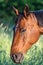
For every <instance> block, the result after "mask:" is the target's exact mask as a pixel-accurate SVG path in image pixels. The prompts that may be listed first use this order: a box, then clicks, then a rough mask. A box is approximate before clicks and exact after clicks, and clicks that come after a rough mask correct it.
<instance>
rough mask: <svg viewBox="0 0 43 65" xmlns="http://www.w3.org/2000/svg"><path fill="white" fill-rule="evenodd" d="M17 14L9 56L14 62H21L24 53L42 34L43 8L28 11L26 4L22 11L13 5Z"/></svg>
mask: <svg viewBox="0 0 43 65" xmlns="http://www.w3.org/2000/svg"><path fill="white" fill-rule="evenodd" d="M13 9H14V12H15V13H16V15H17V19H16V21H15V22H16V25H15V27H14V28H13V31H14V34H13V40H12V45H11V52H10V56H11V58H12V60H13V62H15V63H22V61H23V58H24V54H26V53H27V51H28V50H29V49H30V48H31V47H32V45H33V44H35V42H37V41H38V39H39V38H40V35H41V34H43V10H38V11H29V7H28V6H27V5H26V6H25V8H24V11H23V12H19V11H18V9H16V8H15V7H13Z"/></svg>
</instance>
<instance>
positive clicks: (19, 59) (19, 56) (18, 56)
mask: <svg viewBox="0 0 43 65" xmlns="http://www.w3.org/2000/svg"><path fill="white" fill-rule="evenodd" d="M12 60H13V61H14V62H15V63H21V62H22V61H23V54H21V53H17V54H14V55H12Z"/></svg>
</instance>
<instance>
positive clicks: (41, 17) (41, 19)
mask: <svg viewBox="0 0 43 65" xmlns="http://www.w3.org/2000/svg"><path fill="white" fill-rule="evenodd" d="M31 13H33V14H34V15H35V17H36V18H37V22H38V25H39V26H41V27H43V10H38V11H33V12H32V11H31Z"/></svg>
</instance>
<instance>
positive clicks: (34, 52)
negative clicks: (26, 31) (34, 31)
mask: <svg viewBox="0 0 43 65" xmlns="http://www.w3.org/2000/svg"><path fill="white" fill-rule="evenodd" d="M25 4H28V6H29V9H30V10H31V11H34V10H35V11H36V10H43V0H0V65H43V35H41V36H40V38H39V40H38V41H37V42H36V44H34V45H33V46H32V47H31V49H29V50H28V52H27V54H26V55H25V58H24V62H23V63H21V64H15V63H14V62H13V61H12V60H11V58H10V49H11V44H12V39H13V26H14V24H15V19H16V14H15V13H14V11H13V10H12V6H15V7H16V8H17V9H18V10H19V11H20V12H22V11H23V9H24V7H25Z"/></svg>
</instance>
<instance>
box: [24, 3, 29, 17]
mask: <svg viewBox="0 0 43 65" xmlns="http://www.w3.org/2000/svg"><path fill="white" fill-rule="evenodd" d="M28 15H29V7H28V5H27V4H26V6H25V8H24V16H25V17H27V16H28Z"/></svg>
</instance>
